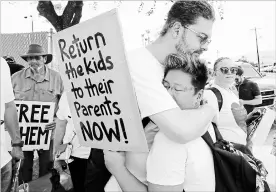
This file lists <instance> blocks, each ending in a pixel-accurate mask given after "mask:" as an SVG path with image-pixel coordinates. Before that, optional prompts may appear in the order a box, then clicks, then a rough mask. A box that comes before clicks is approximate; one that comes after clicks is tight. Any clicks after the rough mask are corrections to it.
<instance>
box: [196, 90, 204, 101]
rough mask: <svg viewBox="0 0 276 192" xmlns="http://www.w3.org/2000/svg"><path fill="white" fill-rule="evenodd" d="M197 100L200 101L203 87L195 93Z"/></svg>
mask: <svg viewBox="0 0 276 192" xmlns="http://www.w3.org/2000/svg"><path fill="white" fill-rule="evenodd" d="M196 99H197V101H198V102H200V101H201V100H202V99H203V89H201V90H200V91H199V92H198V93H197V97H196Z"/></svg>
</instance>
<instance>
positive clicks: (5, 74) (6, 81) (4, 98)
mask: <svg viewBox="0 0 276 192" xmlns="http://www.w3.org/2000/svg"><path fill="white" fill-rule="evenodd" d="M0 69H1V122H2V121H3V120H4V114H5V103H9V102H11V101H13V100H14V94H13V89H12V84H11V73H10V68H9V66H8V64H7V62H6V61H5V60H4V59H3V58H1V66H0ZM15 120H17V119H15ZM0 134H1V141H0V144H1V168H2V167H4V166H5V165H6V164H7V163H8V162H9V161H10V160H11V159H12V158H11V156H10V154H9V153H8V150H7V148H6V143H5V135H6V134H5V128H4V123H3V124H2V125H1V128H0Z"/></svg>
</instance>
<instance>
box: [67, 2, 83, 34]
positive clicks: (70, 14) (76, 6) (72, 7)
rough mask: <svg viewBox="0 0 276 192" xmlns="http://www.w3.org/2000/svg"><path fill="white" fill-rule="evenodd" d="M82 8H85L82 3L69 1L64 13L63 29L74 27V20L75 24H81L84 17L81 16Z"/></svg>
mask: <svg viewBox="0 0 276 192" xmlns="http://www.w3.org/2000/svg"><path fill="white" fill-rule="evenodd" d="M82 6H83V2H82V1H68V3H67V5H66V7H65V9H64V11H63V13H62V21H63V26H62V27H63V29H65V28H67V27H70V26H72V24H71V22H72V21H73V20H74V22H75V23H76V22H77V21H78V23H79V21H80V18H81V16H82V14H81V11H82ZM76 14H77V15H76ZM76 16H77V17H76ZM75 17H76V18H75Z"/></svg>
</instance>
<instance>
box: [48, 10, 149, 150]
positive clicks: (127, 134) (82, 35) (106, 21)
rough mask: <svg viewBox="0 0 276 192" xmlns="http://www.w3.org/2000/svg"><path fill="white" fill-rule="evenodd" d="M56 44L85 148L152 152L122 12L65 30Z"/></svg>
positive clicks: (60, 68)
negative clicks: (129, 59) (131, 69)
mask: <svg viewBox="0 0 276 192" xmlns="http://www.w3.org/2000/svg"><path fill="white" fill-rule="evenodd" d="M53 39H54V49H55V53H56V57H57V61H58V62H59V71H60V74H61V76H62V79H63V81H64V85H65V90H67V92H68V94H67V98H68V103H69V107H70V111H71V114H72V119H73V123H74V127H75V129H76V132H77V136H78V138H79V141H80V144H81V145H83V146H88V147H92V148H99V149H109V150H117V151H137V152H138V151H139V152H145V151H148V147H147V142H146V138H145V135H144V131H143V127H142V122H141V117H140V114H139V110H138V106H137V101H136V97H135V94H134V89H133V87H132V81H131V77H130V73H129V70H128V65H127V60H126V55H125V49H124V43H123V37H122V32H121V28H120V23H119V18H118V13H117V10H116V9H114V10H111V11H109V12H107V13H104V14H102V15H100V16H97V17H95V18H93V19H90V20H88V21H85V22H82V23H80V24H78V25H75V26H73V27H70V28H67V29H65V30H63V31H60V32H58V33H57V34H55V35H54V36H53Z"/></svg>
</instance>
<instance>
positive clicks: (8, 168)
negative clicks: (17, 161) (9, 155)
mask: <svg viewBox="0 0 276 192" xmlns="http://www.w3.org/2000/svg"><path fill="white" fill-rule="evenodd" d="M11 182H12V162H11V161H9V162H8V163H7V164H6V165H5V166H4V167H2V168H1V192H10V187H11Z"/></svg>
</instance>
